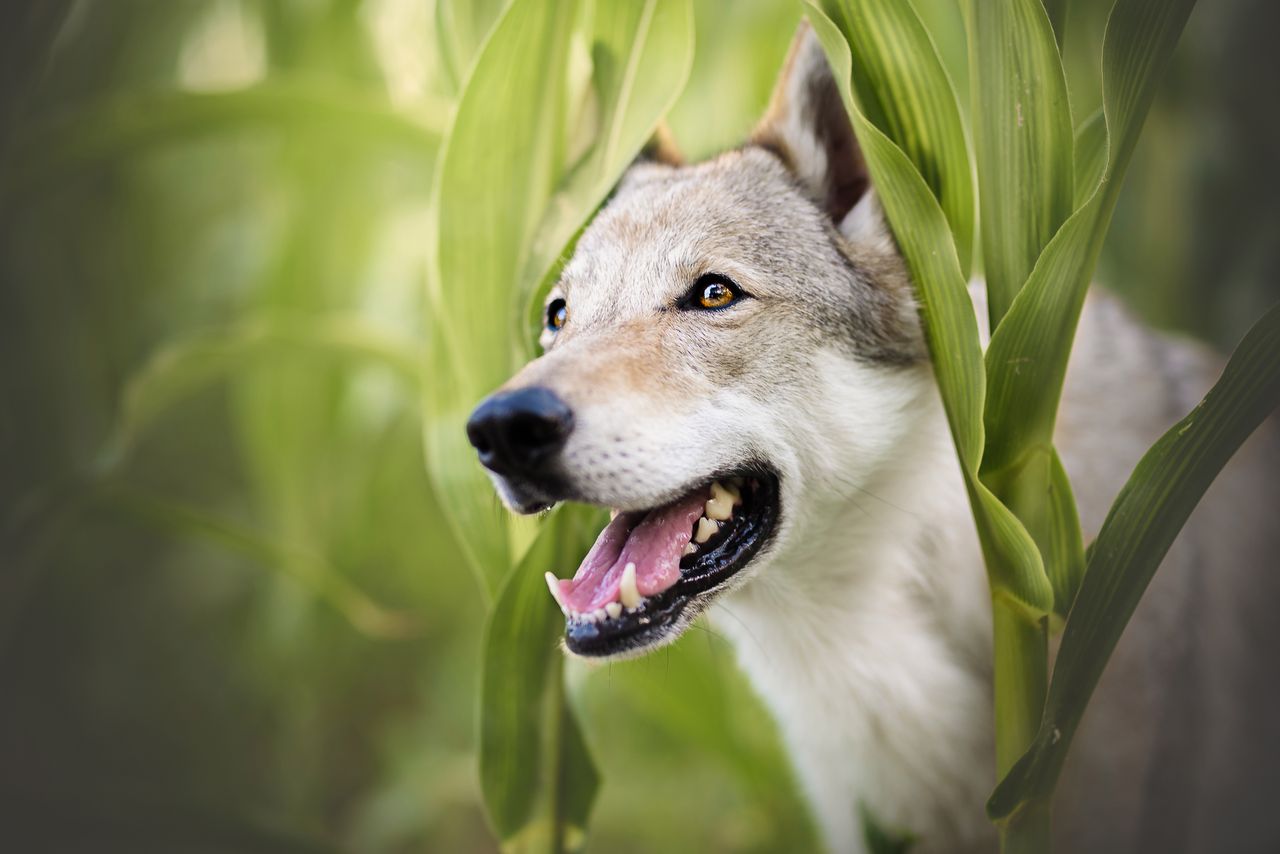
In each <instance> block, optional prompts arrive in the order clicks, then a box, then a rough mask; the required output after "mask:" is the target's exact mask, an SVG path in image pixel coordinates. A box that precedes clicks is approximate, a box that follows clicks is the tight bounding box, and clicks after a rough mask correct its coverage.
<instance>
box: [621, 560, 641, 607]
mask: <svg viewBox="0 0 1280 854" xmlns="http://www.w3.org/2000/svg"><path fill="white" fill-rule="evenodd" d="M618 598H619V599H621V600H622V606H623V607H624V608H626V609H627V610H628V611H630V610H632V609H634V608H636V607H638V606H639V605H640V603H641V602H643V601H644V600H643V599H641V598H640V590H639V588H637V587H636V565H635V564H634V563H628V564H627V565H626V566H624V567H623V568H622V583H621V584H620V585H619V586H618Z"/></svg>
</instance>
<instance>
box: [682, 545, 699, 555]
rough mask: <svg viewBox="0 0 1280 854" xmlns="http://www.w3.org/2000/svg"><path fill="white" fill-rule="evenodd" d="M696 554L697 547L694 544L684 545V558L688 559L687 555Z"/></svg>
mask: <svg viewBox="0 0 1280 854" xmlns="http://www.w3.org/2000/svg"><path fill="white" fill-rule="evenodd" d="M697 553H698V547H697V546H696V545H695V544H694V543H685V546H684V557H688V556H689V555H692V554H697Z"/></svg>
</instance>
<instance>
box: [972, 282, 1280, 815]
mask: <svg viewBox="0 0 1280 854" xmlns="http://www.w3.org/2000/svg"><path fill="white" fill-rule="evenodd" d="M1277 407H1280V306H1277V307H1275V308H1273V309H1272V310H1271V311H1269V312H1268V313H1267V314H1266V315H1265V316H1264V317H1263V318H1262V319H1261V320H1260V321H1258V323H1257V324H1256V325H1255V326H1254V327H1253V329H1252V330H1250V331H1249V334H1248V335H1246V336H1245V338H1244V340H1243V341H1242V342H1241V343H1240V346H1239V347H1238V348H1237V349H1236V352H1235V354H1234V355H1233V356H1232V357H1231V360H1230V362H1228V364H1227V367H1226V370H1224V371H1223V374H1222V377H1221V378H1220V379H1219V380H1218V382H1217V384H1215V385H1214V387H1213V389H1212V390H1210V392H1209V394H1208V395H1207V396H1206V397H1205V398H1204V400H1203V401H1202V402H1201V403H1200V405H1199V406H1197V407H1196V408H1195V409H1194V410H1192V412H1191V413H1190V414H1189V415H1187V417H1186V418H1184V419H1182V421H1180V422H1178V423H1177V424H1176V425H1174V427H1173V428H1172V429H1170V430H1169V431H1168V432H1167V433H1165V434H1164V436H1163V437H1162V438H1161V439H1160V441H1158V442H1157V443H1156V444H1155V445H1154V446H1153V447H1152V448H1151V450H1149V451H1148V452H1147V453H1146V454H1145V455H1144V456H1143V458H1142V460H1141V461H1140V462H1139V463H1138V465H1137V467H1136V468H1135V469H1134V471H1133V474H1132V475H1131V476H1130V477H1129V481H1128V483H1126V484H1125V486H1124V488H1123V489H1122V490H1121V491H1120V495H1119V496H1118V497H1117V498H1116V501H1115V504H1114V505H1112V507H1111V512H1110V513H1109V514H1108V516H1107V519H1106V521H1105V522H1104V523H1103V526H1102V530H1101V531H1100V532H1099V534H1098V538H1097V540H1096V541H1095V542H1094V544H1093V545H1092V547H1091V548H1090V551H1089V567H1088V571H1087V573H1086V574H1085V576H1084V581H1083V582H1082V583H1081V585H1080V590H1079V593H1078V595H1077V596H1076V601H1075V605H1074V607H1073V609H1072V611H1071V616H1070V618H1069V619H1068V620H1067V626H1066V630H1065V632H1064V633H1063V637H1062V646H1061V648H1060V650H1059V653H1058V659H1057V663H1056V664H1055V666H1054V672H1053V680H1052V682H1051V683H1050V686H1049V694H1048V699H1047V701H1046V704H1045V713H1044V716H1043V720H1042V723H1041V727H1040V730H1039V732H1038V733H1037V735H1036V738H1035V740H1034V742H1032V745H1031V747H1030V749H1029V750H1028V751H1027V752H1026V754H1024V755H1023V757H1022V758H1021V759H1020V760H1019V761H1018V762H1017V763H1016V764H1015V765H1014V767H1013V768H1012V770H1011V771H1010V772H1009V774H1008V775H1007V776H1006V777H1005V778H1004V780H1002V781H1001V782H1000V784H999V786H997V788H996V790H995V792H994V794H992V796H991V799H990V801H989V803H988V805H987V809H988V812H989V813H990V815H991V816H992V818H994V819H996V820H1001V819H1005V818H1008V817H1009V816H1011V815H1012V814H1013V813H1014V812H1015V811H1016V810H1018V809H1020V808H1024V807H1025V805H1026V804H1027V803H1028V802H1031V801H1036V800H1040V799H1046V798H1048V797H1049V795H1050V794H1052V792H1053V787H1054V784H1055V783H1056V782H1057V778H1058V774H1059V772H1060V771H1061V769H1062V763H1063V761H1064V759H1065V758H1066V755H1067V751H1068V750H1069V749H1070V746H1071V740H1072V736H1073V735H1074V734H1075V731H1076V727H1077V726H1078V725H1079V723H1080V718H1081V716H1082V715H1083V714H1084V710H1085V707H1086V705H1087V704H1088V702H1089V698H1090V696H1092V694H1093V690H1094V688H1095V687H1096V686H1097V684H1098V679H1099V678H1100V677H1101V675H1102V671H1103V669H1104V668H1105V667H1106V663H1107V660H1108V659H1109V658H1110V656H1111V653H1112V651H1113V650H1114V649H1115V646H1116V643H1117V642H1118V641H1119V639H1120V635H1121V633H1122V632H1123V631H1124V628H1125V625H1126V624H1127V623H1128V621H1129V618H1130V617H1131V616H1132V615H1133V611H1134V609H1135V608H1136V607H1137V605H1138V601H1139V600H1140V599H1141V597H1142V594H1143V592H1144V591H1145V590H1146V588H1147V585H1148V584H1149V583H1150V582H1151V578H1152V576H1153V575H1154V574H1155V571H1156V569H1157V567H1159V565H1160V562H1161V560H1163V559H1164V556H1165V553H1166V552H1167V551H1168V550H1169V546H1170V545H1171V544H1172V543H1173V540H1174V538H1175V537H1176V536H1177V535H1178V532H1179V531H1180V530H1181V529H1182V526H1183V525H1184V524H1185V523H1186V521H1187V518H1188V517H1189V516H1190V515H1191V511H1192V510H1194V509H1195V506H1196V504H1197V503H1198V502H1199V501H1200V498H1201V497H1202V496H1203V495H1204V493H1205V491H1206V490H1207V489H1208V488H1209V485H1210V484H1211V483H1212V482H1213V479H1214V478H1215V477H1217V475H1218V472H1219V471H1221V470H1222V467H1223V466H1225V465H1226V464H1227V461H1228V460H1230V459H1231V456H1232V455H1233V454H1234V453H1235V452H1236V450H1237V449H1238V448H1239V447H1240V445H1241V444H1242V443H1243V442H1244V441H1245V439H1246V438H1248V436H1249V435H1250V434H1251V433H1252V432H1253V431H1254V430H1255V429H1256V428H1257V427H1258V425H1259V424H1261V423H1262V422H1263V421H1264V420H1265V419H1266V418H1267V417H1268V416H1269V415H1271V414H1272V413H1273V412H1275V411H1276V409H1277Z"/></svg>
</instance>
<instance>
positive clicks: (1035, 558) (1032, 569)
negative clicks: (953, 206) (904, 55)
mask: <svg viewBox="0 0 1280 854" xmlns="http://www.w3.org/2000/svg"><path fill="white" fill-rule="evenodd" d="M808 10H809V17H810V20H811V21H812V23H813V27H814V31H815V33H816V34H817V36H818V38H819V39H820V40H821V41H822V44H823V47H824V49H825V50H826V52H827V57H828V59H829V60H830V61H831V65H832V68H833V69H834V71H835V75H836V80H837V82H838V84H839V86H840V91H841V95H842V97H843V98H844V102H845V107H846V109H847V110H848V111H849V115H850V118H851V120H852V122H853V126H854V133H855V134H856V135H857V138H858V142H859V144H860V145H861V146H862V153H863V156H864V157H865V158H866V161H867V166H868V168H869V169H870V171H871V176H872V181H873V183H874V184H875V187H876V192H877V193H878V194H879V196H880V200H881V202H882V204H883V205H884V209H885V213H886V215H887V216H888V218H889V222H890V225H891V227H892V230H893V233H894V236H895V237H896V238H897V240H898V245H899V246H900V247H901V249H902V253H903V256H904V257H905V258H906V261H907V265H908V267H909V268H910V270H911V275H912V279H913V281H914V282H915V285H916V293H917V296H918V297H919V300H920V311H921V317H922V320H923V323H924V329H925V337H926V340H927V342H928V345H929V352H930V354H931V355H932V357H933V369H934V374H935V376H936V377H937V381H938V387H939V390H940V391H941V393H942V402H943V408H944V409H945V410H946V413H947V420H948V423H949V424H950V426H951V432H952V436H953V437H954V440H955V443H956V451H957V454H958V456H959V459H960V464H961V470H962V472H963V473H964V476H965V481H966V486H967V487H968V491H969V498H970V502H971V504H972V506H973V511H974V518H975V521H976V523H977V528H978V535H979V538H980V540H981V542H982V548H983V552H984V555H985V556H986V558H987V566H988V567H989V568H990V571H991V572H992V584H993V587H995V588H997V589H998V590H999V591H1001V592H1003V593H1004V594H1005V595H1007V596H1008V597H1009V599H1010V600H1011V601H1012V602H1014V603H1017V604H1018V606H1019V607H1021V608H1025V609H1026V610H1027V611H1029V612H1030V613H1031V614H1033V615H1035V614H1042V613H1045V612H1047V611H1048V610H1049V608H1051V607H1052V603H1053V591H1052V588H1051V587H1050V585H1049V580H1048V578H1047V577H1046V576H1045V574H1044V568H1043V566H1042V564H1041V561H1040V555H1039V552H1038V551H1037V550H1036V546H1035V543H1034V542H1032V540H1031V538H1030V536H1029V535H1028V534H1027V532H1026V530H1025V529H1024V528H1023V527H1022V525H1021V523H1019V522H1018V520H1017V518H1016V517H1014V515H1013V514H1012V513H1011V512H1009V510H1008V508H1006V507H1005V506H1004V505H1003V504H1001V503H1000V502H999V500H998V499H996V497H995V496H994V495H993V494H992V493H991V491H990V490H989V489H988V488H987V487H986V486H985V485H984V484H983V483H982V482H981V481H980V480H979V479H978V476H977V471H978V466H979V464H980V462H981V459H982V446H983V427H982V416H981V412H982V400H983V394H984V387H985V378H984V375H983V368H982V350H981V345H980V343H979V339H978V324H977V318H976V316H975V315H974V311H973V303H972V301H971V300H970V298H969V293H968V289H967V287H966V284H965V276H964V274H963V272H962V271H961V267H960V262H959V258H958V257H957V256H956V252H955V248H954V247H955V244H954V243H953V242H952V239H951V232H950V231H949V229H948V227H947V220H946V218H945V216H944V214H943V211H942V207H941V206H940V204H939V202H938V200H937V198H936V197H935V196H934V195H933V193H932V191H931V190H930V188H929V186H928V185H927V184H926V183H925V180H924V178H923V177H922V176H921V174H920V172H919V171H917V169H916V168H915V166H914V165H913V164H912V163H911V161H910V159H909V158H908V157H907V155H906V154H905V153H904V152H903V150H902V149H901V148H899V147H898V146H897V145H896V144H895V143H894V142H893V140H891V139H890V138H889V137H888V136H887V135H886V134H885V133H883V132H882V131H881V130H880V129H879V128H878V127H877V126H876V125H875V124H874V123H873V122H872V121H870V120H869V119H868V118H867V116H866V115H865V114H864V113H863V112H862V108H861V101H860V97H859V93H857V92H856V91H855V90H856V87H855V86H854V85H853V81H854V80H855V78H854V77H853V71H852V59H851V56H850V45H849V43H848V42H847V41H846V40H845V35H844V34H842V33H841V31H840V30H839V29H838V28H837V27H836V26H835V24H833V23H832V22H831V20H830V19H829V18H827V17H826V15H825V14H823V12H822V10H821V9H820V8H819V7H818V6H817V5H816V3H814V2H810V3H808ZM859 47H860V49H863V50H870V49H871V47H870V46H868V45H859Z"/></svg>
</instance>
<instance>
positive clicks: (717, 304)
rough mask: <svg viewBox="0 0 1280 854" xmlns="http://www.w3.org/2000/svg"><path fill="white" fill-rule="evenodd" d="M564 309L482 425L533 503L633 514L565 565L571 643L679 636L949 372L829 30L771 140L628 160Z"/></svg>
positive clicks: (815, 517) (789, 75) (516, 488)
mask: <svg viewBox="0 0 1280 854" xmlns="http://www.w3.org/2000/svg"><path fill="white" fill-rule="evenodd" d="M545 321H546V329H545V331H544V333H543V337H542V344H543V347H544V350H545V354H544V355H543V356H542V357H541V358H539V359H537V360H535V361H534V362H532V363H531V364H529V365H528V366H526V367H525V368H524V369H523V370H522V371H520V372H519V373H518V374H517V375H516V376H515V377H514V378H513V379H512V380H511V381H510V382H508V383H507V384H506V385H505V386H503V388H502V389H501V390H499V391H498V392H497V393H495V394H494V395H493V396H491V397H490V398H488V399H487V400H486V401H484V402H483V403H482V404H481V405H480V406H479V407H478V408H477V410H476V412H475V413H474V415H473V416H472V419H471V421H470V423H469V425H468V431H469V434H470V436H471V438H472V441H473V443H474V444H475V445H476V448H477V450H478V451H479V452H480V456H481V460H482V462H483V463H484V464H485V465H486V467H487V468H489V469H490V474H491V476H492V478H493V480H494V483H495V484H496V486H497V489H498V491H499V493H500V494H501V495H502V497H503V500H504V501H505V502H506V503H507V504H508V505H509V506H510V507H511V508H512V509H514V510H516V511H518V512H525V513H529V512H537V511H540V510H543V509H545V508H547V507H548V506H550V505H552V504H554V503H555V502H558V501H563V500H570V501H581V502H587V503H591V504H597V505H602V506H607V507H611V508H614V509H615V510H617V511H619V513H618V515H617V516H616V517H615V519H614V520H613V521H612V522H611V523H610V525H609V527H608V528H606V529H605V531H604V532H602V534H601V537H600V539H599V541H598V542H597V544H596V546H595V548H593V550H592V552H591V554H590V555H588V557H587V559H586V561H584V563H583V566H582V568H581V569H580V570H579V571H578V574H577V576H576V577H575V578H574V579H573V580H571V581H570V580H563V581H562V580H556V579H552V578H549V579H548V583H549V584H550V585H551V589H552V593H553V595H554V596H555V597H556V599H557V601H558V602H559V603H560V605H561V607H562V608H563V609H564V610H565V613H566V616H567V618H568V628H567V633H566V643H567V646H568V647H569V649H570V650H572V651H574V652H577V653H580V654H584V655H594V656H608V655H617V654H622V653H628V652H634V651H637V650H641V649H644V648H647V647H651V646H654V645H656V644H659V643H662V642H666V641H670V640H672V639H673V638H674V637H676V636H677V635H678V634H679V632H680V631H681V630H682V629H683V628H684V627H685V626H687V625H688V623H689V621H690V620H691V619H692V618H693V617H694V616H696V615H697V614H698V613H699V612H700V611H701V610H703V609H704V608H705V607H706V605H707V604H708V602H709V601H710V599H711V598H712V597H714V596H715V595H717V594H718V593H720V592H723V591H724V590H725V589H727V588H730V587H733V586H737V585H740V584H743V583H746V582H747V581H748V579H749V578H750V577H751V576H753V575H756V574H758V573H760V572H765V571H767V570H768V567H769V564H770V563H773V562H775V559H776V558H777V556H778V555H779V554H781V553H785V552H787V551H788V550H789V549H793V548H794V546H795V545H796V544H797V543H798V542H800V541H801V540H802V539H803V537H804V536H805V534H806V531H811V530H816V527H815V526H818V525H821V524H823V522H824V520H825V519H827V518H828V514H827V512H826V511H825V508H824V506H823V505H822V502H824V501H826V502H828V503H831V502H833V501H834V500H835V497H837V496H839V495H847V494H848V492H849V491H850V490H851V489H852V490H857V489H860V488H863V487H864V486H865V483H863V482H860V481H865V480H866V479H867V478H869V477H871V475H872V473H873V472H874V471H876V470H877V469H878V468H879V467H881V466H882V465H884V463H885V458H886V455H889V454H891V453H892V452H893V450H894V449H895V448H896V447H897V444H898V442H897V440H898V433H899V432H900V431H901V430H902V429H904V425H903V424H902V423H901V419H896V418H895V413H900V412H905V411H906V408H907V405H908V402H909V401H908V398H911V397H913V396H914V395H916V394H917V393H918V392H919V388H921V387H923V386H925V385H927V384H925V383H921V382H916V381H915V380H917V379H919V378H921V377H926V376H927V371H928V367H927V364H925V362H924V348H923V344H922V340H921V336H920V331H919V325H918V322H917V319H916V314H915V307H914V304H913V302H912V299H911V290H910V287H909V283H908V280H907V276H906V273H905V269H904V266H903V262H902V260H901V258H900V256H899V255H898V253H897V250H896V248H895V247H894V244H893V242H892V240H891V238H890V237H889V236H888V232H887V230H886V229H885V226H884V224H883V221H882V219H881V217H880V214H879V209H878V207H877V205H876V202H875V198H874V193H872V192H870V191H869V182H868V179H867V175H866V172H865V169H864V167H863V164H862V161H861V158H860V156H859V154H858V151H857V148H856V144H855V142H854V139H853V134H852V130H851V128H850V126H849V121H848V118H847V116H846V114H845V112H844V108H843V105H842V103H841V101H840V98H839V95H838V92H837V90H836V87H835V82H834V80H833V78H832V75H831V72H830V69H829V67H828V65H827V62H826V59H825V57H824V56H823V54H822V51H821V48H820V47H819V45H818V43H817V41H816V39H815V38H814V37H813V36H812V34H810V33H808V32H807V31H802V32H801V35H800V36H799V37H798V38H797V41H796V45H795V46H794V47H793V49H792V53H791V56H790V57H789V59H788V62H787V66H786V67H785V68H784V70H783V74H782V77H781V79H780V80H779V83H778V86H777V89H776V90H775V93H774V97H773V101H772V104H771V106H770V109H769V112H768V114H767V115H766V117H765V119H764V120H763V122H762V123H761V125H760V127H759V129H758V130H757V132H756V133H755V135H754V136H753V139H752V141H751V142H750V143H749V144H747V145H746V146H744V147H742V148H740V149H737V150H733V151H730V152H728V153H726V154H723V155H721V156H719V157H717V158H715V159H713V160H711V161H709V162H706V163H702V164H698V165H693V166H684V165H680V164H678V163H674V162H641V163H639V164H637V165H635V166H633V167H632V168H631V169H630V170H629V171H628V173H627V174H626V175H625V176H624V178H623V179H622V181H621V182H620V184H619V186H618V188H617V190H616V192H615V194H614V196H613V197H612V199H611V200H610V201H609V203H608V204H607V205H606V206H605V207H604V209H603V210H602V211H601V212H600V214H599V215H598V216H597V217H596V219H595V220H594V222H592V223H591V225H590V226H589V227H588V228H587V229H586V231H585V232H584V233H583V235H582V237H581V239H580V240H579V242H578V245H577V248H576V251H575V253H574V256H573V258H572V260H571V261H570V262H569V263H568V264H567V265H566V267H565V268H564V271H563V275H562V276H561V278H560V281H559V282H558V284H557V285H556V287H555V288H554V289H553V290H552V292H551V293H550V295H549V297H548V300H547V306H546V316H545ZM904 378H910V379H911V381H904ZM801 484H803V489H802V488H801V486H800V485H801Z"/></svg>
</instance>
